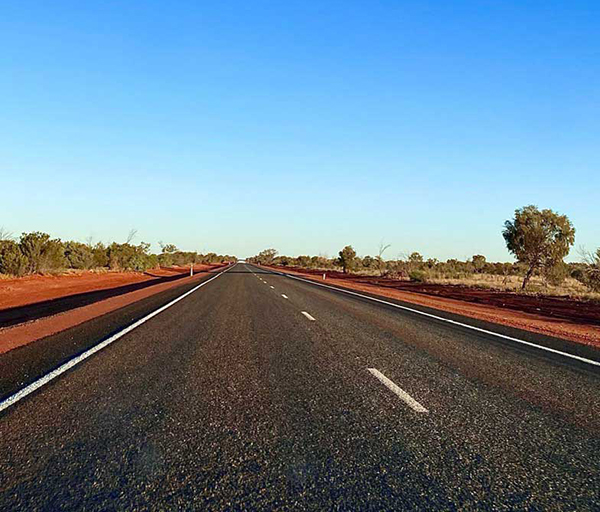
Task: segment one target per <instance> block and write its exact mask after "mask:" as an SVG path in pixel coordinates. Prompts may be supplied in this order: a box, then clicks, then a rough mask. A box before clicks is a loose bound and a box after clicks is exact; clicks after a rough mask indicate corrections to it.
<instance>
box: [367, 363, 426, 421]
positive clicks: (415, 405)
mask: <svg viewBox="0 0 600 512" xmlns="http://www.w3.org/2000/svg"><path fill="white" fill-rule="evenodd" d="M368 370H369V372H371V374H372V375H374V376H375V377H376V378H377V379H378V380H379V381H380V382H381V383H382V384H383V385H384V386H385V387H386V388H388V389H389V390H390V391H391V392H392V393H395V394H396V395H398V397H400V400H402V401H403V402H404V403H405V404H407V405H408V406H409V407H410V408H411V409H412V410H413V411H415V412H429V411H428V410H427V409H425V407H423V406H422V405H421V404H420V403H419V402H417V401H416V400H415V399H414V398H413V397H412V396H410V395H409V394H408V393H407V392H406V391H404V390H403V389H402V388H400V387H398V386H397V385H396V384H395V383H394V382H392V381H391V380H390V379H388V378H387V377H386V376H385V375H384V374H383V373H381V372H380V371H379V370H377V369H376V368H368Z"/></svg>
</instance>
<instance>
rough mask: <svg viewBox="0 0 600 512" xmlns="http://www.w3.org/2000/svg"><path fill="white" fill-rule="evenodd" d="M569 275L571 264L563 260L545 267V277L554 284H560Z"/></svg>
mask: <svg viewBox="0 0 600 512" xmlns="http://www.w3.org/2000/svg"><path fill="white" fill-rule="evenodd" d="M567 277H569V266H568V265H567V264H566V263H564V262H563V261H561V262H559V263H557V264H556V265H553V266H551V267H549V268H545V269H544V278H545V279H546V281H547V282H548V283H549V284H551V285H552V286H560V285H561V284H562V283H563V282H564V281H565V279H566V278H567Z"/></svg>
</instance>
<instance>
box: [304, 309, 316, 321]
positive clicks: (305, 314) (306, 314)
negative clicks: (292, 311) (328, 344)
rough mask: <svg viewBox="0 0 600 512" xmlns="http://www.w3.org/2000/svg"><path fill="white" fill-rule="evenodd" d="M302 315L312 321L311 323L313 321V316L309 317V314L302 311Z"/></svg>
mask: <svg viewBox="0 0 600 512" xmlns="http://www.w3.org/2000/svg"><path fill="white" fill-rule="evenodd" d="M302 314H303V315H304V316H305V317H306V318H308V319H309V320H312V321H313V322H314V321H315V318H314V317H313V316H311V315H310V314H309V313H307V312H306V311H302Z"/></svg>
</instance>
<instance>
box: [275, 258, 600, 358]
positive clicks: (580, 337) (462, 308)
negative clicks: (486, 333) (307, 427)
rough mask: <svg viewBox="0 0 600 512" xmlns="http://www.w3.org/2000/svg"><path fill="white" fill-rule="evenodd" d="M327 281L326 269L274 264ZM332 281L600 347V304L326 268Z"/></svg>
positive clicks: (277, 268) (339, 284)
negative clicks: (413, 281)
mask: <svg viewBox="0 0 600 512" xmlns="http://www.w3.org/2000/svg"><path fill="white" fill-rule="evenodd" d="M270 268H273V269H275V270H279V271H282V272H289V273H291V274H299V275H302V276H304V277H306V278H308V279H311V280H314V281H320V282H322V276H323V273H324V272H323V271H322V270H320V271H319V270H307V269H301V268H295V267H270ZM325 274H326V276H327V277H326V283H330V284H333V285H337V286H342V287H344V288H349V289H352V290H358V291H363V292H367V293H374V294H378V295H381V296H385V297H389V298H393V299H398V300H402V301H406V302H411V303H413V304H420V305H422V306H427V307H431V308H435V309H440V310H443V311H448V312H451V313H456V314H459V315H464V316H468V317H472V318H477V319H480V320H485V321H488V322H494V323H498V324H503V325H508V326H510V327H516V328H519V329H524V330H527V331H532V332H537V333H540V334H546V335H549V336H556V337H558V338H564V339H568V340H571V341H576V342H578V343H583V344H586V345H592V346H595V347H598V348H600V303H598V302H593V301H580V300H574V299H568V298H564V297H542V296H540V297H538V296H531V295H520V294H517V293H511V292H502V291H493V290H482V289H477V288H470V287H466V286H456V285H440V284H424V283H411V282H408V281H398V280H393V279H385V278H381V277H372V276H358V275H352V274H343V273H341V272H333V271H326V272H325Z"/></svg>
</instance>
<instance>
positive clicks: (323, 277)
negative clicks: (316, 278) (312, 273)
mask: <svg viewBox="0 0 600 512" xmlns="http://www.w3.org/2000/svg"><path fill="white" fill-rule="evenodd" d="M323 281H325V272H323Z"/></svg>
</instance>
